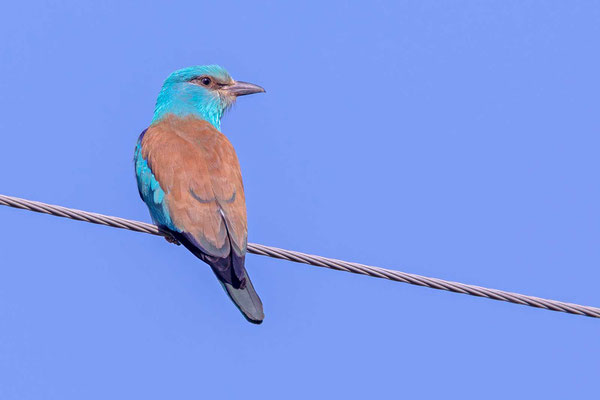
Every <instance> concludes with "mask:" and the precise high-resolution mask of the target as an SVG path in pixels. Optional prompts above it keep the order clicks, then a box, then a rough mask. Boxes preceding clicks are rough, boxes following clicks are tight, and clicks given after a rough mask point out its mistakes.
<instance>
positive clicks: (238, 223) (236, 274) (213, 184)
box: [134, 65, 265, 324]
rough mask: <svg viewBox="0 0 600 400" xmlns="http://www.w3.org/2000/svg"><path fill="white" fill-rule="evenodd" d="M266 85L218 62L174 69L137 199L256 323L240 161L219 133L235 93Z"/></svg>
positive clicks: (140, 151) (144, 148)
mask: <svg viewBox="0 0 600 400" xmlns="http://www.w3.org/2000/svg"><path fill="white" fill-rule="evenodd" d="M264 91H265V90H264V89H263V88H261V87H260V86H257V85H253V84H251V83H246V82H240V81H235V80H234V79H232V78H231V76H229V74H228V73H227V71H225V70H224V69H223V68H221V67H219V66H217V65H206V66H195V67H189V68H184V69H180V70H178V71H175V72H173V73H172V74H171V75H170V76H169V77H168V78H167V80H166V81H165V82H164V84H163V86H162V89H161V91H160V93H159V95H158V99H157V101H156V108H155V110H154V118H153V119H152V122H151V124H150V126H149V127H148V128H147V129H146V130H145V131H143V132H142V134H141V135H140V137H139V139H138V142H137V146H136V149H135V157H134V161H135V174H136V178H137V184H138V189H139V192H140V197H141V198H142V200H144V202H145V203H146V205H147V206H148V209H149V210H150V215H151V216H152V220H153V221H154V223H155V224H157V225H159V226H160V227H162V228H163V229H165V230H167V231H168V232H170V233H171V235H172V236H173V237H174V238H175V239H176V240H177V241H178V242H180V243H181V244H183V245H184V246H185V247H186V248H187V249H188V250H189V251H191V252H192V253H193V254H194V255H195V256H196V257H198V258H199V259H200V260H202V261H204V262H205V263H207V264H208V265H209V266H210V267H211V268H212V270H213V272H214V274H215V275H216V276H217V279H218V280H219V282H221V284H222V286H223V288H224V289H225V291H226V292H227V294H228V295H229V297H230V298H231V300H233V302H234V303H235V305H236V306H237V307H238V308H239V310H240V311H241V312H242V314H243V315H244V317H246V319H247V320H248V321H250V322H252V323H255V324H260V323H261V322H262V321H263V319H264V313H263V306H262V302H261V300H260V298H259V297H258V295H257V294H256V291H255V290H254V287H253V286H252V282H251V281H250V278H249V277H248V272H247V271H246V268H245V267H244V260H245V256H246V245H247V236H248V229H247V223H246V200H245V197H244V186H243V184H242V174H241V171H240V165H239V162H238V159H237V155H236V154H235V150H234V149H233V146H232V145H231V143H230V142H229V140H227V138H226V137H225V135H223V134H222V133H221V131H220V129H221V117H222V116H223V114H224V113H225V111H226V110H227V109H228V108H230V107H231V106H232V105H233V103H234V102H235V101H236V99H237V97H239V96H244V95H247V94H252V93H260V92H264Z"/></svg>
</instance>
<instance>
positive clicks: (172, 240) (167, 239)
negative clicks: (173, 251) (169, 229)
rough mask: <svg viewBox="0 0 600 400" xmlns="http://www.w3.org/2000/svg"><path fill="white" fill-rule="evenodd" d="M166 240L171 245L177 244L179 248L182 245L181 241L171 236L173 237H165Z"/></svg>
mask: <svg viewBox="0 0 600 400" xmlns="http://www.w3.org/2000/svg"><path fill="white" fill-rule="evenodd" d="M165 240H166V241H167V242H169V243H173V244H175V245H177V246H179V245H180V244H181V243H179V240H177V239H175V238H174V237H173V236H171V235H168V236H165Z"/></svg>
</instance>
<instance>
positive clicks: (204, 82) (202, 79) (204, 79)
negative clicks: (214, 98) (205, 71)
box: [200, 76, 212, 86]
mask: <svg viewBox="0 0 600 400" xmlns="http://www.w3.org/2000/svg"><path fill="white" fill-rule="evenodd" d="M200 82H202V84H203V85H204V86H208V85H210V83H211V82H212V81H211V80H210V78H207V77H206V76H205V77H203V78H200Z"/></svg>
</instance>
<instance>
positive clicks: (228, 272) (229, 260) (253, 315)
mask: <svg viewBox="0 0 600 400" xmlns="http://www.w3.org/2000/svg"><path fill="white" fill-rule="evenodd" d="M170 232H171V235H172V236H173V237H174V238H175V239H177V241H179V242H180V243H181V244H183V245H184V246H185V247H186V248H187V249H188V250H189V251H191V252H192V253H193V254H194V255H195V256H196V257H198V258H199V259H201V260H202V261H204V262H205V263H207V264H208V265H210V267H211V269H212V270H213V272H214V273H215V275H216V277H217V279H218V280H219V282H221V285H222V286H223V288H224V289H225V291H226V292H227V294H228V295H229V298H230V299H231V301H233V302H234V303H235V305H236V307H237V308H238V309H239V310H240V311H241V312H242V314H243V315H244V317H245V318H246V319H247V320H248V321H250V322H252V323H253V324H260V323H262V322H263V320H264V319H265V313H264V312H263V305H262V301H260V297H258V294H257V293H256V291H255V290H254V286H253V285H252V282H251V281H250V277H249V276H248V272H247V271H246V268H245V267H244V259H245V257H244V256H243V255H242V256H239V255H236V254H235V252H234V251H232V252H231V254H230V256H228V257H225V258H219V257H214V256H209V255H207V254H205V253H204V252H203V251H202V250H201V249H200V246H199V245H197V244H196V243H195V240H194V238H193V237H192V236H191V235H189V234H187V233H185V232H175V231H170Z"/></svg>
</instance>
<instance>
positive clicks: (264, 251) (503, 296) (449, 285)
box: [0, 194, 600, 318]
mask: <svg viewBox="0 0 600 400" xmlns="http://www.w3.org/2000/svg"><path fill="white" fill-rule="evenodd" d="M0 205H5V206H8V207H13V208H20V209H23V210H29V211H35V212H39V213H44V214H50V215H54V216H57V217H63V218H70V219H74V220H77V221H84V222H91V223H93V224H100V225H106V226H111V227H113V228H121V229H128V230H131V231H135V232H142V233H149V234H151V235H157V236H164V237H167V238H170V239H172V238H171V237H170V235H169V233H167V232H165V231H163V230H161V229H160V228H159V227H157V226H156V225H152V224H148V223H145V222H140V221H133V220H129V219H125V218H119V217H112V216H108V215H103V214H97V213H92V212H88V211H82V210H76V209H73V208H67V207H62V206H56V205H52V204H46V203H42V202H39V201H32V200H26V199H21V198H18V197H12V196H5V195H1V194H0ZM248 252H249V253H252V254H258V255H261V256H267V257H272V258H278V259H281V260H288V261H293V262H297V263H302V264H308V265H313V266H315V267H323V268H329V269H334V270H337V271H346V272H351V273H354V274H360V275H367V276H371V277H375V278H384V279H389V280H392V281H396V282H404V283H408V284H411V285H418V286H425V287H428V288H432V289H439V290H447V291H450V292H454V293H463V294H468V295H471V296H478V297H486V298H488V299H493V300H501V301H507V302H509V303H515V304H521V305H525V306H530V307H537V308H544V309H546V310H551V311H560V312H565V313H569V314H576V315H583V316H586V317H592V318H600V308H597V307H589V306H582V305H579V304H572V303H565V302H562V301H557V300H550V299H543V298H540V297H533V296H527V295H524V294H520V293H512V292H506V291H503V290H497V289H489V288H485V287H481V286H475V285H467V284H464V283H459V282H452V281H446V280H443V279H437V278H430V277H426V276H421V275H416V274H409V273H407V272H402V271H395V270H390V269H385V268H379V267H372V266H368V265H363V264H358V263H354V262H348V261H342V260H336V259H333V258H326V257H321V256H316V255H311V254H305V253H300V252H297V251H292V250H285V249H280V248H277V247H271V246H265V245H262V244H256V243H248Z"/></svg>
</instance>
